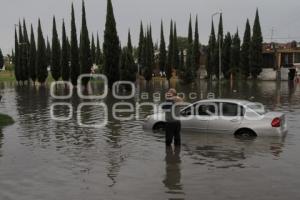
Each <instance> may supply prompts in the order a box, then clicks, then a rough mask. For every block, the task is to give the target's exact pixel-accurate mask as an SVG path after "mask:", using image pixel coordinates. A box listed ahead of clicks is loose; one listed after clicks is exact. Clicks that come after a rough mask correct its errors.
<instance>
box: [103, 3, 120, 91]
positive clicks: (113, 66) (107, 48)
mask: <svg viewBox="0 0 300 200" xmlns="http://www.w3.org/2000/svg"><path fill="white" fill-rule="evenodd" d="M103 55H104V73H105V75H106V76H107V78H108V86H109V88H111V87H112V85H113V83H114V82H116V81H118V80H120V73H119V61H120V42H119V37H118V33H117V28H116V21H115V17H114V12H113V6H112V3H111V0H107V13H106V23H105V31H104V43H103Z"/></svg>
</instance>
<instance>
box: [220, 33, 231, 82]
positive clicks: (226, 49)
mask: <svg viewBox="0 0 300 200" xmlns="http://www.w3.org/2000/svg"><path fill="white" fill-rule="evenodd" d="M231 44H232V39H231V34H230V33H229V32H228V33H227V34H226V36H225V39H224V43H223V67H222V73H223V75H224V77H225V79H229V78H230V63H231V62H230V60H231Z"/></svg>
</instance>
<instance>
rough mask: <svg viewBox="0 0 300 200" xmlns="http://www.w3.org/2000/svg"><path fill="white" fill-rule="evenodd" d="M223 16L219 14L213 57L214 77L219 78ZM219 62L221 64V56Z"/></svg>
mask: <svg viewBox="0 0 300 200" xmlns="http://www.w3.org/2000/svg"><path fill="white" fill-rule="evenodd" d="M223 37H224V36H223V17H222V14H220V20H219V29H218V36H217V41H216V47H215V48H216V49H215V53H214V59H215V61H216V62H215V68H214V69H215V71H214V74H215V75H216V78H217V79H219V59H220V58H219V56H220V55H219V49H220V46H221V50H222V49H223ZM221 64H222V66H223V58H222V60H221Z"/></svg>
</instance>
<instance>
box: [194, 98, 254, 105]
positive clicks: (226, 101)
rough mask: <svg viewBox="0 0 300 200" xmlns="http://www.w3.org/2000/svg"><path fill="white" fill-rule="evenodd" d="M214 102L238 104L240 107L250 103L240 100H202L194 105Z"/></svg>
mask: <svg viewBox="0 0 300 200" xmlns="http://www.w3.org/2000/svg"><path fill="white" fill-rule="evenodd" d="M214 102H217V103H221V102H224V103H236V104H240V105H245V104H249V103H251V102H250V101H248V100H242V99H222V98H221V99H204V100H200V101H198V102H196V103H214Z"/></svg>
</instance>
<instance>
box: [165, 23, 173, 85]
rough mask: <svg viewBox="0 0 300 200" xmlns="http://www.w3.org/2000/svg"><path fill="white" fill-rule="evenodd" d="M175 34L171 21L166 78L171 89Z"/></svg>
mask: <svg viewBox="0 0 300 200" xmlns="http://www.w3.org/2000/svg"><path fill="white" fill-rule="evenodd" d="M173 34H174V29H173V21H172V20H171V23H170V37H169V46H168V59H167V68H166V78H167V80H168V82H169V87H170V79H171V78H172V67H173V53H174V46H173V42H174V39H173Z"/></svg>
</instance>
